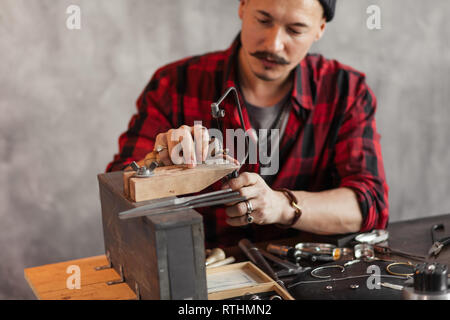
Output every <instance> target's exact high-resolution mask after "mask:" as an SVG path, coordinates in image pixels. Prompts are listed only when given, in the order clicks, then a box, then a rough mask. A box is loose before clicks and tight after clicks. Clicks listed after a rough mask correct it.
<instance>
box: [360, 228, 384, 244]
mask: <svg viewBox="0 0 450 320" xmlns="http://www.w3.org/2000/svg"><path fill="white" fill-rule="evenodd" d="M388 239H389V232H388V231H386V230H373V231H372V232H367V233H361V234H359V235H357V236H356V237H355V240H356V241H357V242H360V243H367V244H377V243H381V242H384V241H386V240H388Z"/></svg>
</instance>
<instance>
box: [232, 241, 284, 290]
mask: <svg viewBox="0 0 450 320" xmlns="http://www.w3.org/2000/svg"><path fill="white" fill-rule="evenodd" d="M238 245H239V248H241V250H242V251H243V252H244V254H245V255H246V256H247V258H249V259H250V261H252V262H253V263H254V264H255V265H256V266H257V267H259V268H260V269H261V270H262V271H264V272H265V273H267V274H268V275H269V276H270V277H271V278H272V279H273V280H275V282H277V283H278V284H279V285H280V286H281V287H283V288H284V289H286V287H285V285H284V282H283V281H281V280H280V279H279V278H278V275H277V274H276V273H275V272H274V271H273V269H272V267H271V266H270V265H269V263H268V262H267V260H266V259H264V257H263V255H262V254H261V252H260V251H259V249H258V248H257V247H256V246H255V245H254V244H253V243H251V242H250V241H249V240H248V239H242V240H240V241H239V244H238Z"/></svg>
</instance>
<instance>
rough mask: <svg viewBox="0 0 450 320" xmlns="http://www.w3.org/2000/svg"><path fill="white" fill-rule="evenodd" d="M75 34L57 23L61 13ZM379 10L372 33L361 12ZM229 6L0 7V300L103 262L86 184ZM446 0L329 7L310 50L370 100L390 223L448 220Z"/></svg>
mask: <svg viewBox="0 0 450 320" xmlns="http://www.w3.org/2000/svg"><path fill="white" fill-rule="evenodd" d="M72 4H74V5H78V6H79V7H80V9H81V29H79V30H70V29H68V28H67V26H66V20H67V19H68V17H69V15H68V14H67V13H66V9H67V7H68V6H69V5H72ZM370 5H377V6H378V7H379V8H380V9H381V29H375V30H370V29H369V28H368V27H367V19H368V18H369V16H370V14H368V13H367V12H366V10H367V8H368V7H369V6H370ZM237 8H238V1H236V0H70V1H68V0H59V1H54V0H33V1H25V0H0V299H22V298H24V299H33V298H34V296H33V294H32V292H31V290H30V289H29V288H28V285H27V284H26V282H25V280H24V277H23V269H24V268H25V267H31V266H37V265H42V264H48V263H53V262H59V261H65V260H71V259H76V258H82V257H88V256H93V255H98V254H102V253H103V249H104V248H103V235H102V226H101V216H100V203H99V198H98V187H97V178H96V175H97V173H101V172H103V171H104V170H105V167H106V165H107V163H108V162H109V161H111V159H112V157H113V154H115V153H116V152H117V151H118V144H117V139H118V136H119V134H120V133H122V132H123V131H124V130H125V129H126V127H127V124H128V121H129V119H130V117H131V115H132V114H133V113H134V112H135V101H136V99H137V97H138V95H139V94H140V93H141V91H142V90H143V88H144V87H145V85H146V84H147V82H148V80H149V78H150V77H151V76H152V74H153V72H154V71H155V70H156V69H157V68H158V67H160V66H162V65H164V64H166V63H168V62H171V61H174V60H176V59H179V58H182V57H185V56H189V55H194V54H201V53H204V52H207V51H212V50H219V49H224V48H226V47H228V46H229V44H230V43H231V41H232V40H233V38H234V37H235V35H236V34H237V32H238V31H239V28H240V20H239V19H238V15H237ZM448 13H450V2H449V1H448V0H434V1H432V2H426V1H421V0H396V1H390V0H339V1H338V6H337V15H336V18H335V20H334V21H333V22H332V23H331V24H329V25H328V29H327V31H326V34H325V36H324V38H323V39H322V40H321V42H320V43H318V44H317V45H316V46H315V47H314V48H313V50H312V51H314V52H320V53H322V54H324V55H325V56H326V57H327V58H333V59H337V60H340V61H341V62H343V63H345V64H348V65H351V66H353V67H354V68H356V69H358V70H361V71H364V72H365V73H366V75H367V79H368V83H369V85H370V86H371V88H372V89H373V91H374V92H375V94H376V95H377V97H378V106H379V107H378V114H377V121H378V123H377V124H378V129H379V132H380V133H381V135H382V148H383V155H384V162H385V167H386V174H387V178H388V183H389V185H390V205H391V211H390V212H391V221H398V220H405V219H413V218H417V217H423V216H431V215H437V214H442V213H447V212H450V197H449V196H448V194H447V192H449V191H450V170H449V169H448V166H449V164H450V149H449V148H448V140H449V137H450V108H449V104H448V101H449V100H450V93H449V92H450V90H449V89H450V88H449V80H450V54H449V53H450V52H449V46H450V44H449V42H448V39H450V27H449V21H448V17H447V15H448Z"/></svg>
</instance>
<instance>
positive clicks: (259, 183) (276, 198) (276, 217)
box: [222, 172, 294, 226]
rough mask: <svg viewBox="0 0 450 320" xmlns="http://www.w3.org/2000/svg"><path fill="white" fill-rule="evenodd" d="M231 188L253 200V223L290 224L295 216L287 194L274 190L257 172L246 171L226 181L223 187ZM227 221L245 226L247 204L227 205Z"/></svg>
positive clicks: (232, 224) (230, 223) (234, 224)
mask: <svg viewBox="0 0 450 320" xmlns="http://www.w3.org/2000/svg"><path fill="white" fill-rule="evenodd" d="M228 188H231V189H233V191H236V190H238V191H239V192H240V194H241V195H242V196H244V197H246V198H247V199H248V200H247V201H250V202H251V205H252V207H253V212H252V214H251V215H252V216H253V218H254V220H253V223H257V224H272V223H280V224H289V221H290V220H292V217H293V216H294V210H293V209H292V208H291V207H290V205H289V201H288V199H287V198H286V196H285V195H284V194H283V193H282V192H280V191H275V190H272V189H271V188H270V187H269V186H268V185H267V184H266V182H265V181H264V180H263V178H261V176H260V175H259V174H257V173H250V172H244V173H242V174H240V175H239V177H237V178H235V179H231V180H230V181H228V182H226V183H225V184H224V185H223V186H222V189H228ZM227 206H228V208H227V209H226V213H227V216H228V219H227V223H228V224H229V225H231V226H243V225H246V224H248V222H247V205H246V203H245V201H244V202H239V203H235V204H229V205H227Z"/></svg>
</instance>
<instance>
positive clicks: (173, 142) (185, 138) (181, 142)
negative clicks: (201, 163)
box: [167, 126, 196, 167]
mask: <svg viewBox="0 0 450 320" xmlns="http://www.w3.org/2000/svg"><path fill="white" fill-rule="evenodd" d="M167 134H168V137H167V142H168V149H169V154H170V159H171V160H172V162H173V163H174V164H182V163H185V164H187V165H188V167H194V166H195V162H196V157H195V150H194V140H193V138H192V134H191V129H190V128H189V127H188V126H181V127H180V128H179V129H176V130H173V129H172V130H169V131H168V133H167Z"/></svg>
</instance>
